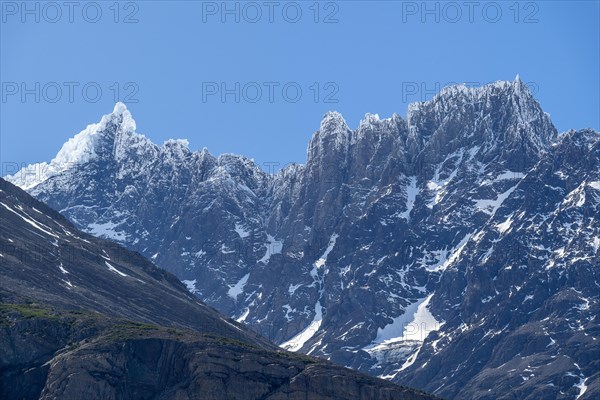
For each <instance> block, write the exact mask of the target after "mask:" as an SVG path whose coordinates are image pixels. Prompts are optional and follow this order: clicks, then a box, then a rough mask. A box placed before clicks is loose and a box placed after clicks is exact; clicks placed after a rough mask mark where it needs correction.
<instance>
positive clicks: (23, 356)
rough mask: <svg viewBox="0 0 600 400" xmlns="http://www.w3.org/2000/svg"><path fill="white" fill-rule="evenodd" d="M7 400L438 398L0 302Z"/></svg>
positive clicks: (253, 351)
mask: <svg viewBox="0 0 600 400" xmlns="http://www.w3.org/2000/svg"><path fill="white" fill-rule="evenodd" d="M0 317H1V326H0V348H1V349H2V352H1V354H0V395H1V396H2V398H6V399H13V398H15V399H16V398H18V399H38V398H39V399H82V398H85V399H115V398H118V399H132V400H133V399H135V400H138V399H215V400H217V399H228V400H229V399H259V398H260V399H307V398H310V399H332V400H333V399H340V400H341V399H365V400H370V399H390V400H391V399H405V400H413V399H414V400H427V399H433V397H432V396H429V395H426V394H423V393H419V392H417V391H415V390H412V389H407V388H403V387H400V386H396V385H394V384H391V383H389V382H385V381H382V380H379V379H375V378H371V377H368V376H365V375H360V374H357V373H356V372H353V371H351V370H348V369H345V368H341V367H337V366H334V365H333V364H330V363H325V362H323V361H320V360H317V359H314V358H310V357H302V356H300V355H295V354H292V353H288V352H285V351H278V352H275V351H270V350H266V349H264V348H261V347H257V346H251V345H248V344H245V343H242V342H239V341H237V340H232V339H229V338H226V337H222V336H216V335H204V334H201V333H199V332H197V331H193V330H184V329H179V328H177V329H175V328H166V327H161V326H158V325H150V324H142V323H136V322H131V321H127V320H122V319H114V318H109V317H106V316H103V315H101V314H97V313H91V312H89V313H83V312H80V311H78V312H72V311H59V310H57V309H53V308H47V307H46V306H44V307H42V306H39V305H33V304H6V303H3V304H2V305H1V306H0Z"/></svg>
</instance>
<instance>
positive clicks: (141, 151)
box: [6, 77, 600, 400]
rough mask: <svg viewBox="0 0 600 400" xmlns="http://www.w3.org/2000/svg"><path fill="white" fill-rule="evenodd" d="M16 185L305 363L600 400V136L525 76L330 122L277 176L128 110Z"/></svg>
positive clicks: (472, 390) (428, 383)
mask: <svg viewBox="0 0 600 400" xmlns="http://www.w3.org/2000/svg"><path fill="white" fill-rule="evenodd" d="M6 179H7V180H8V181H10V182H12V183H14V184H16V185H18V186H20V187H21V188H23V189H26V190H27V191H28V192H29V193H30V194H32V195H33V196H35V197H36V198H37V199H39V200H41V201H43V202H45V203H47V204H48V205H49V206H51V207H52V208H54V209H56V210H58V211H59V212H60V213H61V214H63V215H64V216H66V217H67V218H68V219H69V220H70V221H72V222H73V223H74V224H75V225H76V226H77V227H78V228H80V229H82V230H84V231H86V232H87V233H90V234H92V235H95V236H99V237H102V238H105V239H110V240H112V241H114V242H117V243H119V244H122V245H123V246H125V247H127V248H129V249H131V250H135V251H138V252H139V253H141V254H142V255H144V256H146V257H148V258H149V259H150V260H152V261H153V262H154V263H156V264H157V265H159V266H160V267H162V268H163V269H165V270H167V271H169V272H172V273H174V274H175V275H176V276H177V277H178V278H179V280H181V281H182V282H183V283H184V284H185V285H186V286H187V288H188V290H189V291H190V292H191V293H193V294H194V295H196V296H197V297H198V298H199V299H201V300H202V301H204V302H206V303H207V304H208V305H210V306H212V307H214V308H216V309H217V310H219V311H220V312H222V313H224V314H225V315H227V316H229V317H231V318H233V319H236V320H237V321H238V322H241V323H244V324H245V325H246V326H247V327H249V328H250V329H252V330H253V331H255V332H258V333H260V334H261V335H263V336H264V337H266V338H267V339H269V340H271V341H273V342H275V343H277V344H279V345H280V346H281V347H283V348H285V349H288V350H292V351H297V352H302V353H305V354H308V355H314V356H318V357H320V358H324V359H327V360H330V361H332V362H334V363H336V364H341V365H344V366H348V367H351V368H354V369H357V370H359V371H363V372H367V373H369V374H372V375H375V376H378V377H382V378H386V379H389V380H392V381H393V382H396V383H401V384H406V385H410V386H413V387H417V388H420V389H423V390H426V391H428V392H431V393H434V394H436V395H439V396H442V397H445V398H449V399H450V398H454V399H465V398H469V399H515V398H518V399H540V398H556V399H582V400H583V399H592V398H595V397H596V396H599V395H600V364H599V363H600V361H598V360H600V346H599V344H598V336H599V334H600V326H599V325H598V321H597V315H598V314H599V294H600V290H599V287H600V285H599V283H598V273H599V268H600V219H599V215H600V134H599V133H598V132H596V131H594V130H591V129H583V130H578V131H575V130H572V131H568V132H565V133H562V134H559V133H558V132H557V130H556V128H555V127H554V125H553V124H552V121H551V120H550V117H549V115H548V114H546V113H545V112H544V111H543V110H542V109H541V107H540V105H539V103H538V102H537V101H536V100H535V98H534V97H533V96H532V94H531V93H530V92H529V90H528V89H527V87H526V85H525V84H524V83H523V82H522V81H521V80H520V79H519V78H518V77H517V78H516V79H515V80H514V81H511V82H504V81H501V82H496V83H493V84H489V85H486V86H483V87H479V88H471V87H466V86H463V85H458V86H451V87H448V88H445V89H443V90H442V91H441V92H440V93H438V94H437V95H435V96H434V97H433V99H431V100H430V101H426V102H420V103H413V104H411V105H410V106H409V108H408V111H407V114H406V118H401V117H400V116H398V115H396V114H394V115H393V116H392V117H390V118H387V119H381V118H379V117H378V116H377V115H372V114H367V115H366V116H365V118H364V119H363V120H362V121H361V122H360V124H359V126H358V128H356V129H351V128H350V127H348V125H347V124H346V122H345V120H344V118H343V117H342V116H341V115H340V114H339V113H337V112H328V113H327V114H326V115H325V116H324V117H323V119H322V121H321V123H320V127H319V129H318V130H317V131H316V132H315V133H314V135H313V136H312V139H311V140H310V143H309V145H308V149H307V161H306V164H303V165H300V164H293V165H289V166H286V167H285V168H284V169H282V170H281V171H279V172H277V173H275V174H269V173H267V172H265V171H263V170H262V169H261V168H260V167H259V166H257V165H256V164H255V163H254V162H253V161H252V160H250V159H248V158H246V157H243V156H239V155H232V154H224V155H221V156H218V157H215V156H213V155H211V154H210V153H209V152H208V151H207V150H206V149H204V150H202V151H192V150H190V149H189V145H188V142H187V141H185V140H169V141H167V142H165V143H164V144H163V145H161V146H158V145H156V144H154V143H152V142H151V141H150V140H149V139H148V138H146V137H145V136H143V135H141V134H139V133H137V132H136V125H135V122H134V120H133V118H132V116H131V113H130V112H129V111H128V110H127V108H126V107H125V105H123V104H122V103H118V104H117V105H116V106H115V109H114V110H113V112H112V113H111V114H108V115H106V116H104V117H103V118H102V119H101V121H100V122H99V123H97V124H93V125H89V126H88V127H87V128H86V129H85V130H83V131H82V132H81V133H79V134H78V135H76V136H75V137H73V138H72V139H70V140H69V141H67V142H66V143H65V144H64V146H63V148H62V149H61V150H60V151H59V153H58V154H57V156H56V157H55V158H54V159H53V160H52V161H50V162H49V163H40V164H33V165H30V166H28V167H26V168H24V169H22V170H21V171H19V172H18V173H17V174H15V175H12V176H8V177H6Z"/></svg>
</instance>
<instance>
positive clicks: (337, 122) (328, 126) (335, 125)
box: [319, 111, 350, 132]
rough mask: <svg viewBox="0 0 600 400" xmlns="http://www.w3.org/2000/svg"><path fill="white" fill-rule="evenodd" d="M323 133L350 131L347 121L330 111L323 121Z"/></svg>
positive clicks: (340, 115) (321, 129) (337, 113)
mask: <svg viewBox="0 0 600 400" xmlns="http://www.w3.org/2000/svg"><path fill="white" fill-rule="evenodd" d="M319 130H320V131H321V132H347V131H349V130H350V128H349V127H348V124H347V123H346V120H345V119H344V117H343V116H342V114H340V113H339V112H337V111H328V112H326V113H325V115H324V116H323V119H322V120H321V127H320V128H319Z"/></svg>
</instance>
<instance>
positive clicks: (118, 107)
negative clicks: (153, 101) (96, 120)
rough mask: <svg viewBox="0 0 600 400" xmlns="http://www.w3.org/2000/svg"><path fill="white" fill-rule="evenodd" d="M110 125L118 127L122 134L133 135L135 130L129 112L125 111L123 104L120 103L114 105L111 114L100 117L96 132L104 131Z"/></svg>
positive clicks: (125, 107)
mask: <svg viewBox="0 0 600 400" xmlns="http://www.w3.org/2000/svg"><path fill="white" fill-rule="evenodd" d="M111 123H112V124H114V125H117V126H118V127H120V130H121V131H122V132H127V133H133V132H135V130H136V124H135V121H134V119H133V117H132V116H131V112H130V111H129V110H128V109H127V106H126V105H125V103H122V102H120V101H119V102H117V103H116V104H115V107H114V108H113V112H112V113H110V114H107V115H105V116H103V117H102V120H101V121H100V126H99V128H98V131H104V130H105V129H106V128H107V126H108V125H110V124H111Z"/></svg>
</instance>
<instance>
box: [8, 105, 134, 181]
mask: <svg viewBox="0 0 600 400" xmlns="http://www.w3.org/2000/svg"><path fill="white" fill-rule="evenodd" d="M111 123H112V124H114V125H117V126H118V127H119V128H118V129H119V130H120V131H121V132H123V133H127V134H133V133H135V129H136V125H135V121H134V120H133V117H132V116H131V113H130V112H129V110H128V109H127V106H126V105H125V104H124V103H121V102H118V103H116V104H115V107H114V109H113V112H112V113H110V114H107V115H104V116H103V117H102V119H101V120H100V122H99V123H96V124H91V125H88V126H87V127H86V128H85V129H84V130H82V131H81V132H79V133H78V134H76V135H75V136H73V137H72V138H70V139H69V140H67V141H66V142H65V143H64V144H63V146H62V147H61V149H60V150H59V152H58V153H57V154H56V156H55V157H54V158H53V159H52V161H50V162H49V163H47V162H42V163H36V164H31V165H28V166H27V167H25V168H23V169H21V170H20V171H19V172H17V173H16V174H14V175H9V176H6V177H5V179H6V180H7V181H9V182H12V183H14V184H15V185H17V186H19V187H21V188H22V189H24V190H28V189H31V188H33V187H35V186H37V185H39V184H40V183H42V182H44V181H46V180H47V179H49V178H51V177H53V176H54V175H57V174H59V173H61V172H63V171H66V170H68V169H70V168H73V167H75V166H77V165H81V164H84V163H87V162H89V161H90V160H93V159H94V158H96V157H97V156H98V154H97V148H98V143H99V142H100V140H102V138H103V137H104V136H107V135H108V134H109V132H110V134H111V135H112V134H113V133H114V132H112V131H111V130H110V129H109V127H110V124H111Z"/></svg>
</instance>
